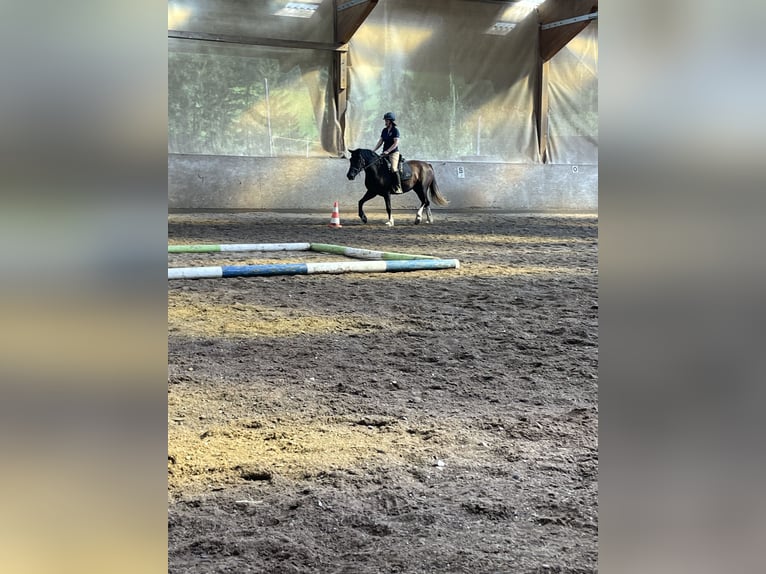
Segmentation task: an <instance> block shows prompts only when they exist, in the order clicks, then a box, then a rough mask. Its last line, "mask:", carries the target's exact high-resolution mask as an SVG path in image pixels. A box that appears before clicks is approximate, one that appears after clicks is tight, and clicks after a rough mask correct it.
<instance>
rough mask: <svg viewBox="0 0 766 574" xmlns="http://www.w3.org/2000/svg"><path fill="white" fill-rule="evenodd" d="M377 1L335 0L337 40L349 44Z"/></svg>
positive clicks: (339, 42)
mask: <svg viewBox="0 0 766 574" xmlns="http://www.w3.org/2000/svg"><path fill="white" fill-rule="evenodd" d="M377 3H378V0H334V4H335V42H336V43H338V44H341V45H342V44H347V43H348V42H349V41H350V40H351V37H352V36H353V35H354V32H356V31H357V30H358V29H359V26H361V25H362V23H363V22H364V21H365V19H366V18H367V16H369V15H370V12H372V9H373V8H375V6H376V5H377Z"/></svg>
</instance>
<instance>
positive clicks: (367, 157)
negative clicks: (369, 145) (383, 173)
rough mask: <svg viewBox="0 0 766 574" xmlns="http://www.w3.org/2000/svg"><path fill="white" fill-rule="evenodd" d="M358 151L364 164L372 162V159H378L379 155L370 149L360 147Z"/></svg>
mask: <svg viewBox="0 0 766 574" xmlns="http://www.w3.org/2000/svg"><path fill="white" fill-rule="evenodd" d="M358 151H359V155H361V156H362V159H363V160H364V163H365V164H368V163H370V162H372V161H374V160H376V159H378V158H379V157H380V156H379V155H378V154H376V153H375V152H374V151H372V150H371V149H362V148H360V149H359V150H358Z"/></svg>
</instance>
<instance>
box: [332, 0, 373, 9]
mask: <svg viewBox="0 0 766 574" xmlns="http://www.w3.org/2000/svg"><path fill="white" fill-rule="evenodd" d="M365 2H367V0H349V1H348V2H344V3H343V4H340V5H339V6H338V12H340V11H341V10H346V9H348V8H351V7H353V6H356V5H357V4H364V3H365Z"/></svg>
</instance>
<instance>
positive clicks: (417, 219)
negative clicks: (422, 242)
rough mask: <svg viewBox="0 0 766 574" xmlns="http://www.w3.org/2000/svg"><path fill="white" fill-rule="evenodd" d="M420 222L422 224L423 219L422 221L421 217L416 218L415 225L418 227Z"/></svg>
mask: <svg viewBox="0 0 766 574" xmlns="http://www.w3.org/2000/svg"><path fill="white" fill-rule="evenodd" d="M420 222H421V219H420V218H419V217H416V218H415V225H417V224H418V223H420Z"/></svg>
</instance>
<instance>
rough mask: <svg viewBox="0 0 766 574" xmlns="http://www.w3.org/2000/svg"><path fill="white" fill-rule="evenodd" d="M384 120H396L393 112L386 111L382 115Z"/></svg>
mask: <svg viewBox="0 0 766 574" xmlns="http://www.w3.org/2000/svg"><path fill="white" fill-rule="evenodd" d="M383 119H384V120H391V121H392V122H395V121H396V116H395V115H394V114H393V112H386V113H385V115H384V116H383Z"/></svg>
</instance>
